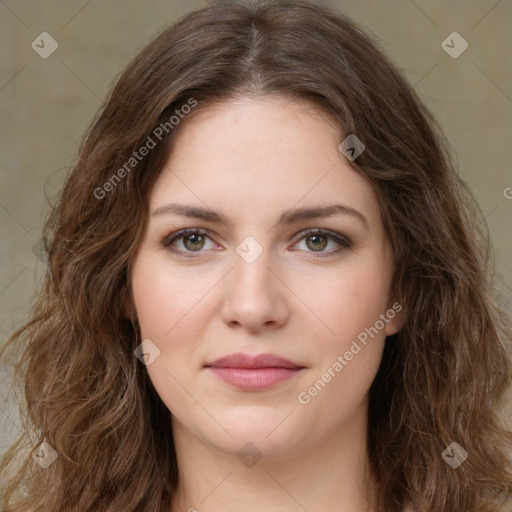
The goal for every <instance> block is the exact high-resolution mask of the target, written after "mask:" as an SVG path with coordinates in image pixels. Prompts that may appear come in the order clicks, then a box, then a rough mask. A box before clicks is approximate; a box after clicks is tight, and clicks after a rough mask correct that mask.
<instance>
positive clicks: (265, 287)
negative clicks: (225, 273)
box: [223, 237, 288, 330]
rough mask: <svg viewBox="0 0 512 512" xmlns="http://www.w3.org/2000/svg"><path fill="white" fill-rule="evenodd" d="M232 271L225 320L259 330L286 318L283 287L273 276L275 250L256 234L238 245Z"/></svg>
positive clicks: (226, 300)
mask: <svg viewBox="0 0 512 512" xmlns="http://www.w3.org/2000/svg"><path fill="white" fill-rule="evenodd" d="M236 253H237V254H235V255H234V260H233V271H232V272H230V278H229V280H228V281H227V283H226V294H225V300H224V305H223V316H224V321H225V322H227V323H230V324H233V323H236V324H240V325H243V326H245V327H246V328H247V329H248V330H257V329H259V328H261V327H262V326H263V325H267V324H268V325H278V324H281V323H282V322H283V321H285V319H286V318H287V314H288V308H287V306H286V303H285V300H286V299H285V295H284V293H283V292H284V290H281V289H280V288H281V287H282V286H283V285H282V284H281V282H280V280H279V279H277V278H276V276H275V275H274V272H275V270H274V269H273V268H272V267H273V266H275V264H274V263H273V261H272V251H271V250H270V248H268V247H264V246H263V242H262V243H260V242H259V241H257V240H256V239H255V238H254V237H246V238H245V239H244V240H242V242H241V243H240V244H239V245H238V246H237V248H236Z"/></svg>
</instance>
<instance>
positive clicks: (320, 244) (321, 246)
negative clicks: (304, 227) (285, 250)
mask: <svg viewBox="0 0 512 512" xmlns="http://www.w3.org/2000/svg"><path fill="white" fill-rule="evenodd" d="M313 239H315V240H316V242H313V246H312V247H311V246H310V244H309V241H310V240H313ZM321 239H323V241H322V240H321ZM306 243H307V245H308V247H309V248H310V249H311V248H313V249H320V250H322V249H325V246H326V245H327V239H326V237H325V236H323V235H311V236H308V237H307V238H306Z"/></svg>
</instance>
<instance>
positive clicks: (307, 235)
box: [162, 228, 352, 258]
mask: <svg viewBox="0 0 512 512" xmlns="http://www.w3.org/2000/svg"><path fill="white" fill-rule="evenodd" d="M207 240H209V241H210V242H211V245H210V247H208V246H207V243H206V242H207ZM297 240H298V241H299V242H302V241H304V242H305V246H306V249H300V250H305V251H306V252H313V253H317V254H316V255H315V256H313V257H318V258H323V257H328V256H332V255H334V254H339V253H340V252H342V251H343V250H345V249H347V248H349V247H351V246H352V241H351V240H350V239H349V238H347V237H346V236H343V235H340V234H337V233H334V232H331V231H327V230H324V229H308V230H306V231H303V232H301V233H300V237H298V238H297ZM329 241H334V242H335V243H336V244H337V245H338V247H337V248H334V249H332V250H330V251H324V249H325V248H326V247H327V245H328V243H329ZM162 245H163V246H164V247H165V248H167V249H169V250H170V251H171V252H173V253H175V254H178V255H179V256H182V257H184V258H195V257H197V256H196V255H194V254H193V253H200V252H203V251H202V249H213V248H214V247H215V244H214V243H213V241H212V239H211V235H210V232H209V231H208V230H205V229H199V228H191V229H183V230H181V231H177V232H176V233H172V234H171V235H169V236H167V237H166V238H164V240H162ZM179 246H181V247H179ZM292 250H293V251H295V250H297V249H292Z"/></svg>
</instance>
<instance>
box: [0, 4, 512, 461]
mask: <svg viewBox="0 0 512 512" xmlns="http://www.w3.org/2000/svg"><path fill="white" fill-rule="evenodd" d="M331 3H332V4H334V5H336V6H338V7H339V8H340V10H341V11H342V12H343V13H345V14H347V15H348V16H350V17H352V18H353V19H354V20H355V21H357V22H359V23H360V24H362V25H363V27H364V28H366V29H367V31H369V32H370V33H373V35H374V36H375V37H377V38H378V39H379V40H380V41H381V44H382V46H383V47H384V49H385V50H386V51H387V52H388V53H389V54H390V56H391V57H392V59H393V60H394V62H395V63H396V64H397V66H398V67H399V68H401V69H402V71H403V73H404V75H405V77H406V78H407V80H408V81H409V82H410V83H411V84H412V85H413V86H414V87H415V89H416V90H417V91H418V93H419V95H420V97H421V98H422V100H423V101H424V102H425V103H426V104H427V106H428V107H430V108H431V109H432V110H433V111H434V114H435V115H436V116H437V118H438V120H439V121H440V123H441V125H442V127H443V129H444V130H445V132H446V134H447V136H448V138H449V140H450V141H451V144H452V148H453V151H454V152H455V154H456V156H457V158H458V161H459V165H460V168H461V171H462V173H463V175H464V176H465V178H466V180H467V181H468V182H469V184H470V185H471V188H472V190H473V191H474V193H475V195H476V197H477V199H478V200H479V202H480V205H481V207H482V210H483V212H484V215H485V216H486V219H487V222H488V224H489V228H490V230H491V234H492V236H493V239H494V242H495V250H496V263H497V278H498V280H499V281H500V285H499V286H500V288H503V290H504V291H505V293H506V295H507V297H508V298H511V297H512V293H511V285H512V263H511V258H510V254H511V252H512V231H511V222H510V221H511V219H512V189H509V188H508V187H512V172H511V169H510V162H511V161H512V158H511V157H512V149H511V148H512V81H511V74H512V73H511V70H512V66H511V57H510V54H511V50H512V31H510V24H511V20H512V1H511V0H499V1H498V0H478V1H476V0H459V1H450V0H443V1H441V0H436V1H426V0H423V1H422V0H414V1H412V0H380V1H379V0H346V1H345V0H338V1H335V0H333V1H332V2H331ZM202 4H203V2H200V1H187V2H178V1H140V0H139V1H133V0H123V1H120V0H89V1H87V0H80V1H75V0H66V1H48V0H47V1H44V2H43V1H41V0H37V1H34V0H0V34H1V35H0V37H1V45H0V120H1V122H0V140H1V146H0V162H1V168H0V183H1V186H0V263H1V265H0V340H1V341H3V340H5V339H6V338H7V337H8V336H9V334H10V333H11V332H12V330H13V328H14V327H15V326H16V325H19V324H20V322H21V321H22V320H23V318H24V312H25V311H26V308H27V306H28V305H29V303H30V301H31V298H32V296H33V292H34V286H35V283H37V281H38V279H39V278H40V276H41V271H42V262H41V261H40V260H39V259H38V257H37V242H38V240H39V237H40V231H41V227H42V221H43V219H44V216H45V214H46V212H47V211H48V202H47V201H48V198H49V199H51V198H52V197H53V196H54V195H55V193H56V191H57V190H58V187H59V185H60V184H61V183H62V179H63V177H64V176H65V173H66V171H67V169H69V166H70V164H71V163H72V161H73V158H74V156H75V154H76V150H77V147H78V144H79V141H80V139H81V135H82V134H83V133H84V131H85V130H86V128H87V127H88V125H89V123H90V122H91V120H92V118H93V116H94V115H95V113H96V111H97V110H98V108H99V107H100V106H101V104H102V100H103V98H104V97H105V95H106V93H107V91H108V90H109V88H110V87H111V85H112V84H113V83H114V81H115V80H116V78H117V77H118V76H119V74H120V72H121V71H122V69H123V67H124V66H125V65H126V64H127V63H128V61H129V60H130V59H131V58H132V57H133V56H134V55H135V53H136V52H137V50H138V49H139V48H141V46H142V45H144V44H145V43H147V42H148V41H149V40H150V39H151V38H152V37H153V36H154V35H155V34H156V32H157V31H159V30H160V29H161V28H163V26H165V25H167V24H168V23H171V22H172V21H173V20H175V19H176V18H177V17H179V16H181V15H182V14H183V13H185V12H188V11H190V10H193V9H194V8H196V7H198V6H200V5H202ZM454 31H456V32H458V33H459V34H460V35H461V36H462V37H463V38H464V39H465V40H466V41H467V42H468V44H469V47H468V49H467V50H466V51H465V52H464V53H463V54H462V55H461V56H460V57H458V58H457V59H453V58H451V57H450V56H449V55H448V54H447V53H446V52H445V51H444V50H443V48H442V47H441V43H442V41H443V40H445V39H446V38H447V36H448V35H449V34H451V33H452V32H454ZM42 32H48V33H50V34H51V36H52V37H53V38H54V39H55V40H56V41H57V42H58V45H59V46H58V49H57V50H56V51H55V52H54V53H53V54H52V55H51V56H50V57H48V58H47V59H42V58H41V57H40V56H39V55H38V54H37V53H36V52H35V51H34V50H33V49H32V47H31V43H32V41H34V40H35V39H36V38H37V37H38V36H39V34H41V33H42ZM507 190H508V191H509V194H508V195H509V197H510V199H507V197H506V195H507V192H506V191H507ZM1 375H2V376H3V379H2V382H3V386H5V383H6V382H7V381H8V378H9V377H8V374H6V373H2V374H1ZM2 389H3V388H2ZM2 394H3V395H5V393H2ZM18 430H19V418H18V414H17V406H16V400H15V399H14V398H13V397H11V401H9V402H7V400H6V398H2V401H1V402H0V453H1V452H3V451H4V450H5V448H6V445H7V442H8V441H9V440H10V439H11V438H12V436H13V435H14V434H15V433H16V432H17V431H18Z"/></svg>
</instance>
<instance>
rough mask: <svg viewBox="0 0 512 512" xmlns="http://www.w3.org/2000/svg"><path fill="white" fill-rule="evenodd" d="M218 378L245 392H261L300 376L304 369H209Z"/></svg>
mask: <svg viewBox="0 0 512 512" xmlns="http://www.w3.org/2000/svg"><path fill="white" fill-rule="evenodd" d="M208 369H210V370H211V371H212V372H213V373H214V374H215V375H216V376H217V377H219V378H220V379H222V380H223V381H224V382H227V383H228V384H231V385H232V386H235V387H237V388H239V389H243V390H244V391H261V390H263V389H269V388H271V387H273V386H276V385H277V384H279V383H280V382H284V381H285V380H288V379H291V378H292V377H295V376H296V375H298V374H299V373H300V372H301V371H302V368H297V369H293V368H252V369H249V368H216V367H208Z"/></svg>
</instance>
